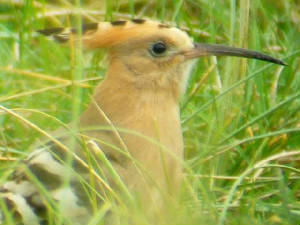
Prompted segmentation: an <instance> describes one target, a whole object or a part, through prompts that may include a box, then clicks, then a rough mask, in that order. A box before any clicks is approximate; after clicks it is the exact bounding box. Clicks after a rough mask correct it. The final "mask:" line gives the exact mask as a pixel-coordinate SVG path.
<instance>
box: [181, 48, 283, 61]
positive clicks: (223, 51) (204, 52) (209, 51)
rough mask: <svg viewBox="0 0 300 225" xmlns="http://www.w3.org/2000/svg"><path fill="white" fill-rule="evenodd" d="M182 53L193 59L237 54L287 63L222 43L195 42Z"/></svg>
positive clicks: (238, 55)
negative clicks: (191, 47) (193, 45)
mask: <svg viewBox="0 0 300 225" xmlns="http://www.w3.org/2000/svg"><path fill="white" fill-rule="evenodd" d="M184 55H185V57H186V58H187V59H193V58H198V57H203V56H210V55H215V56H237V57H244V58H253V59H258V60H263V61H267V62H272V63H276V64H279V65H283V66H286V65H287V64H286V63H285V62H283V61H282V60H280V59H276V58H273V57H271V56H269V55H266V54H263V53H260V52H257V51H251V50H247V49H244V48H235V47H228V46H224V45H213V44H202V43H196V44H195V47H194V48H193V49H191V50H189V51H186V52H185V53H184Z"/></svg>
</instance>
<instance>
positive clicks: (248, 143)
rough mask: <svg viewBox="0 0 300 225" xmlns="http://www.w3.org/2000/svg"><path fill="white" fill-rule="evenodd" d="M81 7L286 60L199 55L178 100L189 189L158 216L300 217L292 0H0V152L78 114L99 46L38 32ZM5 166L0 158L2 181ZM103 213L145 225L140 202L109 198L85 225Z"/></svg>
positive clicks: (253, 220) (298, 36) (204, 220)
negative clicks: (73, 44)
mask: <svg viewBox="0 0 300 225" xmlns="http://www.w3.org/2000/svg"><path fill="white" fill-rule="evenodd" d="M80 7H81V12H82V13H83V14H82V18H83V20H84V22H94V21H103V20H116V19H124V18H140V17H146V18H152V19H156V20H161V21H164V22H167V23H169V22H171V23H174V24H176V25H178V26H179V27H182V28H186V29H187V30H188V32H189V34H190V35H192V36H193V37H194V40H196V41H199V42H211V43H222V44H227V45H233V46H241V47H247V48H250V49H255V50H259V51H264V52H267V53H269V54H271V55H273V56H276V57H278V58H282V59H284V60H285V61H286V62H287V64H288V66H287V67H284V68H283V67H280V66H277V65H273V64H268V63H265V62H260V61H255V60H245V59H238V58H232V57H223V58H216V57H208V58H202V59H200V60H199V62H198V64H197V67H196V68H195V70H194V72H193V74H192V76H191V78H190V81H189V86H188V90H187V93H186V95H185V97H184V98H183V99H182V104H181V106H182V113H181V115H182V125H183V131H184V139H185V162H186V166H187V167H189V168H190V170H188V171H187V172H186V175H187V176H186V180H187V185H186V186H187V188H186V191H185V192H184V194H183V196H182V202H181V204H180V205H176V206H170V209H168V210H169V211H170V212H171V213H170V216H168V215H165V218H160V220H161V221H162V222H161V224H170V223H169V222H165V223H164V222H163V221H172V224H178V225H179V224H190V225H196V224H218V225H223V224H228V225H229V224H230V225H237V224H245V225H248V224H249V225H250V224H251V225H262V224H274V225H275V224H276V225H277V224H291V225H292V224H295V225H298V224H299V216H300V191H299V190H300V179H299V178H300V167H299V163H300V160H299V159H300V157H299V155H300V141H299V138H300V122H299V118H300V96H299V90H300V89H299V86H300V64H299V63H300V62H299V56H300V47H299V43H300V15H299V10H300V3H299V1H296V0H289V1H287V0H278V1H271V0H262V1H259V0H254V1H250V0H240V1H235V0H231V1H230V0H224V1H210V0H185V1H183V0H174V1H167V0H160V1H142V0H141V1H138V0H128V1H106V2H104V1H85V2H84V3H82V4H81V5H80V4H79V1H76V2H73V1H71V2H69V1H64V0H63V1H56V0H53V1H49V2H47V1H24V3H23V1H16V2H13V1H5V0H4V1H0V94H1V95H0V105H1V108H0V156H2V157H4V156H7V155H8V156H10V157H23V155H24V154H23V153H24V152H29V151H30V150H32V149H31V148H30V145H31V144H32V143H33V142H34V141H37V140H38V139H40V138H42V137H44V136H45V134H46V135H47V134H48V133H49V132H50V131H54V130H56V129H57V128H58V127H60V126H61V125H62V124H67V123H68V122H70V121H71V120H72V119H74V118H77V117H78V115H80V112H81V111H82V110H83V109H84V108H85V107H86V104H87V103H88V101H89V96H90V94H91V93H92V91H93V87H95V85H96V84H97V83H98V82H99V80H101V78H103V76H104V74H105V62H104V61H105V58H104V54H103V52H86V51H82V49H81V48H78V49H77V48H76V49H70V48H68V47H62V46H61V45H59V44H57V43H54V42H51V41H49V40H47V39H45V38H44V37H40V36H39V35H38V34H37V33H35V30H37V29H42V28H47V27H56V26H67V25H69V24H72V25H73V26H79V25H80V23H81V18H80V16H79V15H74V14H70V13H68V11H74V12H75V11H76V9H77V11H78V8H80ZM91 78H95V79H94V80H89V79H91ZM69 81H76V82H77V81H78V82H80V83H78V82H77V83H76V84H78V85H72V82H69ZM79 84H83V85H86V86H84V87H83V86H82V85H81V86H80V85H79ZM87 86H88V87H87ZM4 108H6V109H8V110H7V111H5V110H3V109H4ZM15 113H16V114H17V115H19V117H20V118H21V119H20V118H17V117H16V116H15V115H14V114H15ZM24 118H25V119H26V120H28V121H29V123H26V122H25V121H24ZM31 124H34V125H36V127H35V126H33V125H31ZM37 127H38V128H39V129H37ZM104 160H105V159H104ZM12 164H13V163H12V162H6V160H4V159H1V161H0V176H1V177H2V178H1V179H0V181H1V182H3V181H4V180H5V179H6V177H7V175H8V174H9V173H10V172H11V171H10V170H9V169H8V168H11V167H13V166H12ZM109 209H113V210H114V211H117V212H118V213H119V215H120V216H121V217H122V216H125V217H126V216H127V217H129V216H128V214H132V215H134V216H133V217H134V219H132V220H133V221H135V222H137V224H149V223H148V222H147V221H148V220H147V218H146V216H143V215H142V214H140V212H139V210H138V207H133V208H130V207H128V208H126V207H117V206H114V205H110V202H109V201H107V203H106V204H104V205H103V206H102V207H101V210H100V211H99V214H98V215H97V217H95V220H94V221H93V222H92V223H91V224H102V223H100V222H98V220H101V218H102V217H103V215H105V214H106V213H107V211H108V210H109ZM172 212H173V213H172ZM174 215H175V216H174ZM11 224H13V223H11ZM124 224H130V222H128V223H126V222H124Z"/></svg>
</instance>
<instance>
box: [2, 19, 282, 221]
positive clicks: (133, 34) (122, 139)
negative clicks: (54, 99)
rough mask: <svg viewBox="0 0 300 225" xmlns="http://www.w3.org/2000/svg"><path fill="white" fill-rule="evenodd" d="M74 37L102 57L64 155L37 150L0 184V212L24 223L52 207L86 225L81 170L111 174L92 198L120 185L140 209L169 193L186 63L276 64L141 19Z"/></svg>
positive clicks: (85, 182) (57, 34)
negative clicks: (222, 59) (228, 59)
mask: <svg viewBox="0 0 300 225" xmlns="http://www.w3.org/2000/svg"><path fill="white" fill-rule="evenodd" d="M39 32H40V33H41V34H44V35H46V36H52V37H53V38H54V39H55V40H57V41H58V42H67V41H69V40H70V39H77V38H78V37H76V36H77V34H78V31H77V30H76V29H63V28H52V29H45V30H40V31H39ZM81 33H82V37H81V39H80V40H81V41H82V43H83V45H84V46H85V47H86V48H88V49H98V48H103V49H106V50H107V51H108V54H109V66H108V69H107V72H106V77H105V79H104V80H103V81H102V82H101V83H100V85H98V86H97V87H96V90H95V93H94V95H93V97H92V100H91V103H90V104H89V106H88V107H87V109H86V110H85V112H84V113H83V114H82V116H81V117H80V120H79V127H80V134H79V138H78V139H80V140H78V141H77V142H76V144H75V145H74V146H73V147H74V149H72V150H71V151H68V148H66V146H68V142H69V138H68V137H67V135H61V136H59V137H58V138H57V139H55V140H52V141H51V142H48V143H46V144H45V145H41V146H40V147H38V148H37V149H36V150H35V151H34V152H33V153H31V154H30V155H29V157H28V158H27V159H26V160H24V161H22V162H20V164H21V165H20V166H19V168H18V169H17V170H16V171H15V173H14V174H13V176H12V178H11V180H10V181H8V182H6V183H4V184H3V185H2V186H1V189H0V190H1V198H2V199H4V200H5V202H6V206H7V208H6V207H5V209H4V210H3V212H4V211H7V210H13V212H14V214H15V215H16V216H17V217H18V219H19V220H20V221H22V223H23V224H25V225H29V224H31V225H37V224H40V223H42V222H45V221H43V220H44V219H45V218H46V217H47V216H46V215H47V213H49V211H51V210H52V212H53V211H55V210H54V208H55V207H54V206H53V204H52V203H53V202H54V203H56V205H58V206H59V208H58V210H60V211H61V212H62V214H63V215H64V216H65V217H66V221H69V222H70V224H86V223H87V221H88V220H90V218H92V216H93V214H94V213H95V212H93V202H92V199H93V197H92V195H91V194H90V191H89V187H90V186H89V182H90V181H91V178H90V177H91V169H90V168H91V166H92V165H97V166H99V165H100V167H102V166H103V165H104V164H105V163H103V162H104V161H105V160H107V161H109V165H111V167H110V166H109V165H108V166H107V167H105V166H104V167H105V168H101V170H99V171H102V173H101V174H100V172H99V174H100V175H99V176H98V174H97V172H95V171H94V172H93V173H92V175H93V176H96V177H97V179H96V180H94V181H93V182H94V183H96V184H94V186H93V187H94V188H95V189H96V191H95V192H96V193H97V195H98V194H99V195H100V196H101V194H103V193H105V190H104V189H108V190H110V191H114V190H116V191H118V190H121V188H120V186H122V184H125V185H126V187H127V188H128V189H129V190H130V191H132V192H133V193H135V194H136V196H137V197H138V198H140V199H142V202H147V204H149V205H152V204H155V202H156V201H157V200H158V199H161V198H164V197H165V196H172V195H176V194H177V191H178V189H179V187H180V184H181V180H182V171H183V166H182V161H183V138H182V131H181V125H180V112H179V100H180V97H181V96H182V95H183V94H184V92H185V89H186V86H187V81H188V78H189V75H190V73H191V71H192V68H193V65H194V64H195V60H196V59H197V58H199V57H203V56H210V55H216V56H223V55H229V56H238V57H246V58H255V59H259V60H264V61H268V62H272V63H276V64H279V65H285V63H284V62H283V61H281V60H279V59H275V58H273V57H270V56H268V55H265V54H262V53H259V52H256V51H250V50H245V49H241V48H233V47H226V46H222V45H211V44H203V43H194V42H193V40H192V38H191V37H189V36H188V35H187V33H185V32H184V31H182V30H180V29H178V28H175V27H170V26H168V25H165V24H161V23H160V22H156V21H150V20H143V19H134V20H130V21H114V22H100V23H93V24H87V25H85V26H83V27H82V31H81ZM70 37H74V38H70ZM70 142H71V141H70ZM103 160H104V161H103ZM68 162H69V163H68ZM114 170H115V172H116V173H115V174H114V176H112V174H111V172H112V171H114ZM78 174H79V175H80V176H79V175H78ZM118 176H119V178H120V180H119V181H118V179H117V181H116V179H113V178H112V177H114V178H116V177H117V178H118ZM101 177H104V178H105V179H104V178H103V180H104V181H103V180H102V179H101ZM65 180H68V184H69V185H65V182H64V181H65ZM96 198H97V199H98V198H99V199H101V197H96ZM100 202H101V201H100ZM2 206H3V207H4V204H2ZM94 211H95V210H94ZM3 214H4V213H3ZM43 218H44V219H43Z"/></svg>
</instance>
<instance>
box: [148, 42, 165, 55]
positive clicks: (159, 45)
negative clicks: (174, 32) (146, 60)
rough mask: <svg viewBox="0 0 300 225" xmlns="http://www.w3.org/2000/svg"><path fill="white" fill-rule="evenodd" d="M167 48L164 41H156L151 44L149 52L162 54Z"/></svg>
mask: <svg viewBox="0 0 300 225" xmlns="http://www.w3.org/2000/svg"><path fill="white" fill-rule="evenodd" d="M166 50H167V46H166V44H165V43H164V42H161V41H160V42H156V43H154V44H153V45H152V46H151V49H150V53H151V54H152V55H153V56H156V57H157V56H162V55H163V54H164V53H165V52H166Z"/></svg>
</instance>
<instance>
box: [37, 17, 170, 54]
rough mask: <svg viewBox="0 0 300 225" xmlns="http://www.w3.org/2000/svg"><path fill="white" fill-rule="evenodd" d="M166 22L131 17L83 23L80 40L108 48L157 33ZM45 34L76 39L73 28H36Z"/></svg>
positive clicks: (59, 40) (86, 45) (165, 27)
mask: <svg viewBox="0 0 300 225" xmlns="http://www.w3.org/2000/svg"><path fill="white" fill-rule="evenodd" d="M169 28H170V27H169V26H168V25H166V24H162V23H160V22H157V21H152V20H144V19H132V20H118V21H113V22H98V23H88V24H83V25H82V28H81V33H82V40H83V43H84V46H85V47H87V48H92V49H93V48H110V47H114V46H117V45H118V44H120V43H126V41H128V40H134V39H135V38H136V39H142V38H143V37H147V36H151V34H155V33H157V31H158V30H162V29H169ZM38 32H39V33H41V34H43V35H45V36H51V37H53V38H54V39H55V40H56V41H58V42H61V43H64V42H67V41H69V40H70V39H72V38H71V37H72V35H73V36H74V38H75V39H76V38H77V37H76V36H77V35H78V33H79V32H78V30H77V29H75V28H60V27H59V28H50V29H44V30H38Z"/></svg>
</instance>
